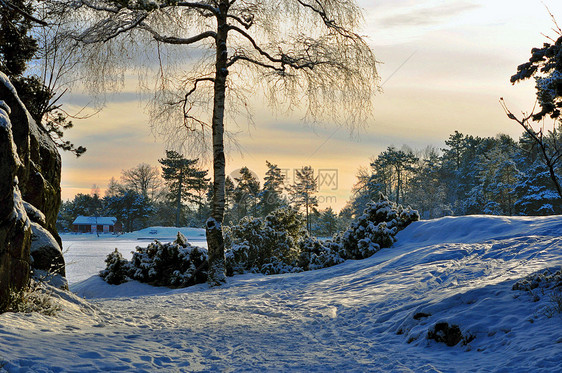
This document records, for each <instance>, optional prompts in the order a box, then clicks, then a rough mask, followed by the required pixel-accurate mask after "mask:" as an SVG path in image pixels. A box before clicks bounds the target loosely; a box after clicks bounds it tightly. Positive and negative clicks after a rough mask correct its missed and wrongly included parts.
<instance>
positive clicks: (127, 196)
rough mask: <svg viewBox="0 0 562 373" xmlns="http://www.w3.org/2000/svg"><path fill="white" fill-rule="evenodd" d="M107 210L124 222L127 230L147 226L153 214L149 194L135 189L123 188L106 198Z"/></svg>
mask: <svg viewBox="0 0 562 373" xmlns="http://www.w3.org/2000/svg"><path fill="white" fill-rule="evenodd" d="M104 202H105V212H106V213H107V214H108V215H111V216H114V217H116V218H117V219H118V220H119V221H120V222H122V223H123V228H124V230H125V231H126V232H132V231H133V230H138V229H142V228H145V227H146V222H147V220H148V218H149V217H150V216H151V214H152V211H153V210H152V205H151V203H150V200H149V199H148V197H147V196H145V195H143V194H140V193H138V192H136V191H135V190H133V189H121V190H120V191H119V193H118V194H117V195H115V196H108V197H105V199H104Z"/></svg>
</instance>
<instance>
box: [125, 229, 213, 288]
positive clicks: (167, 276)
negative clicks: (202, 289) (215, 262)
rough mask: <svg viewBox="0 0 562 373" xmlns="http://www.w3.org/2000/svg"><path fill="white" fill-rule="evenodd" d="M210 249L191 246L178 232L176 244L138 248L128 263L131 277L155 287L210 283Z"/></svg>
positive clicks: (153, 244)
mask: <svg viewBox="0 0 562 373" xmlns="http://www.w3.org/2000/svg"><path fill="white" fill-rule="evenodd" d="M207 259H208V256H207V250H206V249H203V248H200V247H197V246H192V245H190V244H189V243H188V242H187V239H186V238H185V236H184V235H182V234H181V233H179V232H178V236H177V238H176V240H175V241H174V242H169V243H165V244H163V243H161V242H159V241H158V240H154V242H152V243H150V244H149V245H148V247H146V248H145V247H137V248H136V251H135V252H134V253H133V258H132V259H131V262H130V264H129V267H130V268H129V277H130V278H132V279H134V280H137V281H140V282H146V283H149V284H152V285H156V286H170V287H185V286H190V285H195V284H199V283H203V282H205V281H207V267H208V262H207Z"/></svg>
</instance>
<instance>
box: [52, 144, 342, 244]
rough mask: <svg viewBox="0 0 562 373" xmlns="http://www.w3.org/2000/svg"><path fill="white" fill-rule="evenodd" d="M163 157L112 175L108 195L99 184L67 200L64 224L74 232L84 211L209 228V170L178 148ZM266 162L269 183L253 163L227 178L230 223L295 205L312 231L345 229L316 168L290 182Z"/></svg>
mask: <svg viewBox="0 0 562 373" xmlns="http://www.w3.org/2000/svg"><path fill="white" fill-rule="evenodd" d="M158 162H159V165H160V167H157V166H151V165H149V164H146V163H142V164H139V165H137V166H136V167H134V168H131V169H128V170H123V171H122V172H121V176H120V179H119V180H117V179H115V178H114V177H112V178H111V179H110V180H109V183H108V185H107V188H106V191H105V195H104V196H103V197H102V196H101V195H100V191H99V188H97V187H95V186H94V188H92V191H91V193H90V194H83V193H80V194H77V195H76V196H75V197H74V199H73V200H68V201H63V203H62V207H61V209H60V213H59V219H58V220H59V221H58V225H59V229H60V230H61V231H70V230H71V229H72V222H73V221H74V219H76V217H77V216H79V215H85V216H114V217H116V218H117V219H118V220H119V221H120V222H121V223H122V224H123V228H124V230H125V231H134V230H138V229H142V228H145V227H147V226H149V225H151V226H159V225H160V226H174V225H175V226H191V227H203V226H204V223H205V220H206V219H207V216H208V214H209V213H210V208H211V201H212V197H213V196H212V193H213V189H212V185H211V181H210V178H209V176H208V173H209V172H208V170H206V169H203V168H202V165H201V164H200V162H199V160H198V159H188V158H186V157H185V156H183V155H182V154H180V153H178V152H176V151H166V157H164V158H162V159H159V160H158ZM266 166H267V171H266V173H265V177H264V180H263V184H261V183H260V180H259V178H258V177H257V175H256V174H254V173H253V172H252V171H251V170H250V169H249V168H248V167H242V168H241V169H239V170H238V172H237V173H236V175H235V176H233V177H230V176H227V177H226V188H225V219H224V222H225V224H226V225H235V224H238V222H239V221H240V220H241V219H242V218H243V217H245V216H253V217H262V218H263V217H265V216H267V215H269V214H270V213H271V212H273V211H275V210H277V209H279V208H282V207H287V206H291V207H293V208H295V209H296V210H301V212H302V214H303V218H304V219H305V221H306V226H307V228H308V230H309V232H312V233H316V234H320V235H325V236H330V235H332V234H333V233H335V232H336V231H337V230H338V229H341V228H342V225H341V224H339V221H338V216H337V215H336V213H335V212H334V211H333V210H332V209H331V208H328V209H325V210H319V209H318V208H317V207H318V200H317V198H316V196H315V194H316V193H317V191H318V188H317V179H316V177H315V176H314V170H313V169H312V167H310V166H305V167H302V168H301V169H300V170H296V172H295V182H294V183H293V184H290V185H289V184H288V183H287V181H286V175H284V173H283V172H282V170H281V169H280V168H279V167H278V166H277V165H276V164H273V163H270V162H268V161H266Z"/></svg>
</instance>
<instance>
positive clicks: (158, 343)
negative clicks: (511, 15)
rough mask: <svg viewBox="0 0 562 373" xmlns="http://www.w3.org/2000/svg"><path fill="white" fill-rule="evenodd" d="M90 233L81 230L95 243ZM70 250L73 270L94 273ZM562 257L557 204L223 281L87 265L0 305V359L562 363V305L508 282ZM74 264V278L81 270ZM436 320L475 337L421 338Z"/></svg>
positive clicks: (229, 367) (64, 363)
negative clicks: (17, 303) (291, 270)
mask: <svg viewBox="0 0 562 373" xmlns="http://www.w3.org/2000/svg"><path fill="white" fill-rule="evenodd" d="M65 242H68V240H67V239H66V238H65ZM97 242H98V241H84V243H85V244H86V243H87V244H88V245H91V246H90V247H91V248H92V251H97V250H102V248H101V247H100V246H95V245H94V244H95V243H97ZM127 242H129V241H127ZM114 243H115V244H116V243H117V242H116V241H114V242H112V244H114ZM124 243H125V239H123V244H124ZM127 245H128V243H127ZM84 247H85V248H86V246H84ZM73 250H74V249H73V248H70V249H69V254H68V255H69V256H71V255H74V260H75V262H76V263H78V264H77V267H76V268H81V269H84V270H86V268H88V271H90V270H91V266H90V265H88V266H86V265H85V266H81V265H79V263H80V260H81V258H82V257H83V256H81V255H78V254H76V253H75V254H70V253H72V252H73ZM84 250H85V249H80V250H76V252H78V251H80V252H82V253H83V252H84ZM109 250H112V248H111V247H109ZM122 251H127V250H122ZM106 254H107V249H106V248H103V253H100V255H101V256H102V257H104V256H105V255H106ZM86 257H87V258H88V259H87V260H90V259H89V258H90V257H89V256H87V255H86ZM561 265H562V216H557V217H544V218H505V217H483V216H472V217H456V218H443V219H437V220H431V221H422V222H416V223H413V224H412V225H410V226H409V227H408V228H406V229H405V230H404V231H402V232H401V233H399V234H398V242H397V243H396V244H395V246H394V247H392V248H390V249H383V250H382V251H380V252H379V253H377V254H375V255H374V256H373V257H371V258H369V259H365V260H361V261H348V262H346V263H344V264H341V265H338V266H335V267H332V268H327V269H323V270H318V271H311V272H305V273H300V274H289V275H276V276H262V275H244V276H236V277H233V278H229V281H228V284H227V285H225V286H222V287H219V288H209V287H208V286H207V285H198V286H194V287H191V288H186V289H176V290H170V289H165V288H154V287H150V286H148V285H143V284H139V283H135V282H129V283H126V284H123V285H119V286H112V285H107V284H106V283H104V282H103V281H102V280H101V279H100V278H99V277H97V276H92V277H90V278H87V279H86V280H83V281H79V282H73V281H72V280H71V282H73V284H72V285H71V289H72V290H73V291H74V292H75V293H76V294H78V295H80V296H83V297H85V298H87V301H84V300H81V299H79V298H77V297H74V296H72V295H64V294H61V300H60V303H61V306H62V308H63V309H62V311H60V312H59V313H58V315H57V316H55V317H48V316H42V315H39V314H13V313H5V314H2V315H0V361H1V362H2V363H0V365H1V366H3V368H2V369H4V370H5V371H8V372H100V371H104V372H117V371H126V372H154V371H163V372H192V371H207V372H222V371H226V372H238V371H260V372H261V371H272V372H284V371H306V372H330V371H332V372H343V371H345V372H365V371H374V372H470V371H475V372H476V371H477V372H562V314H560V313H552V312H550V311H549V310H551V307H552V302H551V301H552V298H551V297H549V294H548V293H544V294H543V293H540V292H536V293H535V294H531V293H529V292H526V291H521V290H512V286H513V284H514V283H515V282H516V281H517V280H519V279H521V278H523V277H525V276H526V275H528V274H531V273H534V272H537V271H539V270H543V269H545V268H556V267H558V268H559V267H560V266H561ZM79 272H80V270H78V269H77V270H76V273H77V274H76V275H73V276H76V277H75V278H78V277H87V276H82V275H80V273H79ZM94 272H95V271H94ZM69 273H70V270H69ZM89 273H91V272H89ZM420 315H423V316H421V317H420ZM414 316H415V317H414ZM438 322H448V323H450V324H456V325H458V326H459V327H460V330H461V331H462V333H463V335H470V336H472V337H473V339H472V340H471V341H470V342H469V343H467V344H462V343H459V344H458V345H456V346H454V347H448V346H446V345H445V344H443V343H437V342H435V341H433V340H428V339H427V334H428V330H430V329H431V328H432V327H433V326H434V325H435V324H436V323H438ZM2 369H0V371H1V370H2Z"/></svg>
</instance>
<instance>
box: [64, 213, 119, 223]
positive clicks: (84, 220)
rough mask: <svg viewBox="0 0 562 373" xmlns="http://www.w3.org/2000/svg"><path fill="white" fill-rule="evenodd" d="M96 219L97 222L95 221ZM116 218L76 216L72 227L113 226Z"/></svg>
mask: <svg viewBox="0 0 562 373" xmlns="http://www.w3.org/2000/svg"><path fill="white" fill-rule="evenodd" d="M96 219H97V220H96ZM116 222H117V218H114V217H113V216H98V217H97V218H96V217H95V216H82V215H80V216H78V217H77V218H76V219H75V220H74V222H73V223H72V224H74V225H96V224H97V225H115V223H116Z"/></svg>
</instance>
